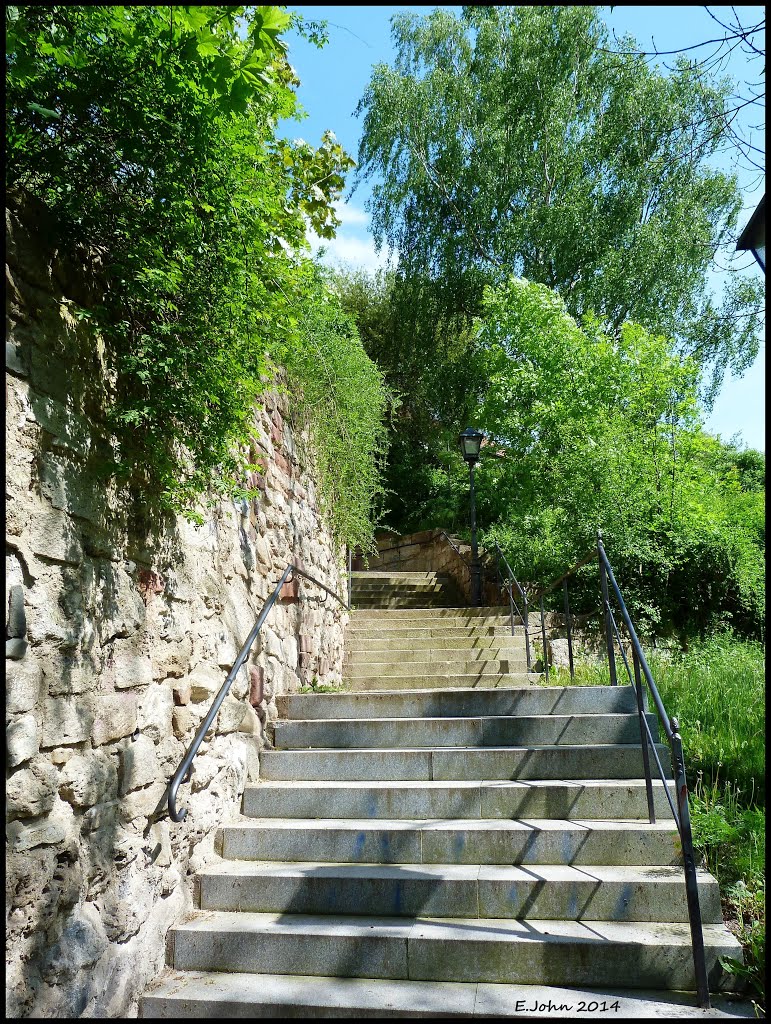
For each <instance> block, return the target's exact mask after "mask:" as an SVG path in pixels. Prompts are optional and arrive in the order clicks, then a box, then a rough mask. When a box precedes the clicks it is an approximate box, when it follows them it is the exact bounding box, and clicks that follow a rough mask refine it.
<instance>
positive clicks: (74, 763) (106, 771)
mask: <svg viewBox="0 0 771 1024" xmlns="http://www.w3.org/2000/svg"><path fill="white" fill-rule="evenodd" d="M117 788H118V779H117V769H116V765H115V759H114V758H113V757H110V755H109V754H107V753H105V752H103V751H99V750H89V751H86V752H84V753H82V754H75V755H73V756H72V757H71V758H69V760H68V761H67V763H66V764H65V765H64V768H63V769H62V772H61V775H60V777H59V795H60V796H61V797H62V799H63V800H66V801H67V802H68V803H71V804H72V805H73V806H74V807H78V808H80V807H87V808H88V807H93V806H94V805H96V804H100V803H102V802H103V801H104V800H105V799H109V798H111V797H114V796H115V794H116V792H117Z"/></svg>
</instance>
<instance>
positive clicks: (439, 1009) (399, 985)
mask: <svg viewBox="0 0 771 1024" xmlns="http://www.w3.org/2000/svg"><path fill="white" fill-rule="evenodd" d="M536 1012H538V1016H539V1017H555V1018H557V1019H559V1020H573V1019H582V1020H583V1019H586V1017H587V1016H588V1015H589V1014H594V1013H603V1014H605V1013H607V1014H608V1015H610V1014H612V1015H613V1017H614V1018H617V1019H618V1020H650V1019H656V1018H663V1019H672V1018H673V1017H676V1018H677V1019H678V1020H679V1019H680V1018H684V1019H689V1020H690V1019H697V1020H707V1019H713V1018H715V1017H719V1018H720V1017H726V1018H728V1017H733V1018H736V1017H746V1018H753V1019H754V1018H755V1012H754V1010H753V1008H752V1004H751V1003H750V1002H748V1001H746V1000H745V1001H743V1002H738V1001H736V1000H735V999H731V998H730V997H727V996H714V997H713V999H712V1009H711V1010H700V1009H699V1008H697V1007H696V1006H695V1000H694V996H693V995H692V994H690V993H684V992H661V991H646V990H634V991H629V990H628V989H624V990H621V989H587V988H557V987H555V986H545V985H543V986H535V985H501V984H498V985H496V984H485V983H477V982H449V981H408V980H404V979H402V980H390V979H375V978H366V979H362V978H330V977H321V976H317V977H312V976H308V975H292V974H244V973H223V972H221V971H218V972H213V971H212V972H206V971H186V972H182V971H176V970H173V969H171V968H167V970H166V972H165V973H164V975H163V976H162V977H161V978H160V979H159V980H158V982H157V983H156V984H155V985H154V986H153V988H152V990H150V991H148V992H147V993H146V994H145V995H144V997H143V999H142V1007H141V1016H142V1017H146V1018H153V1017H155V1018H158V1019H169V1018H176V1019H182V1018H192V1017H197V1018H210V1019H212V1020H213V1019H217V1018H219V1019H225V1020H227V1019H230V1018H236V1019H243V1018H257V1019H269V1018H278V1017H298V1018H302V1017H305V1018H306V1019H309V1018H310V1019H312V1018H316V1017H319V1018H324V1017H327V1018H337V1019H341V1018H361V1017H446V1018H448V1019H457V1018H464V1017H465V1018H468V1017H487V1018H490V1017H500V1018H502V1019H504V1020H522V1019H525V1018H527V1019H532V1018H533V1016H534V1014H535V1013H536Z"/></svg>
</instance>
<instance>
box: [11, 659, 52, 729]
mask: <svg viewBox="0 0 771 1024" xmlns="http://www.w3.org/2000/svg"><path fill="white" fill-rule="evenodd" d="M42 688H43V670H42V668H41V667H40V664H39V663H38V662H37V661H35V660H34V659H33V658H32V657H28V658H24V659H23V660H22V661H11V662H9V663H8V664H7V665H6V672H5V713H6V717H7V716H8V715H18V714H23V713H24V712H25V711H31V710H32V708H34V707H37V706H38V704H39V703H40V700H41V697H42Z"/></svg>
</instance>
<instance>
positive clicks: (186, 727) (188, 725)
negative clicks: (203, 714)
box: [171, 707, 198, 740]
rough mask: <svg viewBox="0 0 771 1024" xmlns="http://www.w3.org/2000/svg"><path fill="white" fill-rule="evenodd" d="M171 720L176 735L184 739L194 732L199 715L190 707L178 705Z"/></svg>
mask: <svg viewBox="0 0 771 1024" xmlns="http://www.w3.org/2000/svg"><path fill="white" fill-rule="evenodd" d="M171 721H172V728H173V730H174V735H175V736H176V737H177V739H178V740H182V739H185V738H186V737H187V736H189V735H190V733H192V731H193V728H194V727H195V725H196V724H197V723H198V717H197V716H196V715H194V714H193V711H192V708H190V707H177V708H174V711H173V713H172V720H171Z"/></svg>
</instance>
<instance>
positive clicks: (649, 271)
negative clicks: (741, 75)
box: [357, 6, 762, 386]
mask: <svg viewBox="0 0 771 1024" xmlns="http://www.w3.org/2000/svg"><path fill="white" fill-rule="evenodd" d="M392 30H393V37H394V42H395V46H396V49H397V57H396V61H395V64H394V66H393V67H389V66H386V65H383V64H379V65H376V66H375V68H374V69H373V72H372V77H371V79H370V82H369V84H368V86H367V89H366V92H365V94H364V96H363V98H362V100H361V101H360V103H359V106H358V108H357V113H358V114H360V115H361V116H363V134H362V139H361V142H360V148H359V174H360V175H361V176H362V177H382V182H380V181H376V183H375V185H374V187H373V199H372V201H371V203H370V204H369V207H370V210H371V212H372V215H373V223H374V230H375V233H376V239H377V240H378V242H379V243H382V242H386V243H387V244H388V245H389V246H391V247H392V248H393V249H395V250H396V252H397V253H398V257H399V271H400V273H402V274H403V275H404V277H405V278H407V279H410V280H411V281H413V282H417V281H420V282H422V283H423V284H422V287H423V289H424V291H426V296H425V302H424V305H423V306H422V309H421V310H420V311H419V315H420V321H421V325H422V327H423V328H425V330H420V331H419V332H418V333H417V336H416V338H415V343H416V344H417V346H418V347H419V348H420V349H421V351H422V353H423V354H424V355H426V354H428V353H429V352H430V351H431V345H432V342H433V331H432V329H431V325H432V324H433V322H434V317H435V311H434V309H433V305H434V304H438V305H439V307H440V308H441V310H442V312H443V314H445V316H446V317H448V318H451V317H454V316H459V315H461V316H465V317H469V316H473V315H474V313H475V312H477V311H478V308H479V302H480V300H481V295H482V289H483V286H484V285H485V284H500V283H501V282H502V281H503V280H505V279H506V278H508V277H509V276H510V275H511V274H517V275H521V276H523V277H526V278H527V279H529V280H532V281H536V282H539V283H543V284H546V285H548V286H549V287H551V288H554V289H556V290H557V291H558V293H559V294H560V295H561V296H562V298H563V299H564V301H565V302H566V304H567V307H568V309H569V311H570V312H571V313H572V314H573V315H575V316H577V317H579V318H580V317H581V316H583V315H584V314H586V313H588V312H590V311H592V312H594V313H595V314H596V315H597V316H598V317H599V319H600V320H601V321H602V322H603V324H604V325H605V326H606V328H607V329H608V330H609V331H610V332H611V333H612V332H616V331H618V330H620V328H621V326H622V324H623V323H624V322H625V321H627V320H632V321H634V322H636V323H639V324H640V325H642V326H643V327H644V328H646V329H647V330H650V331H652V332H653V333H656V334H659V333H661V334H666V335H667V336H670V337H673V338H675V339H676V340H677V342H678V351H679V352H680V353H681V354H683V353H685V354H692V355H694V356H695V357H696V358H697V360H698V362H699V365H700V366H701V367H710V368H711V370H712V379H713V385H714V386H717V384H718V383H719V381H720V379H721V378H722V375H723V373H724V371H725V368H726V367H727V366H730V367H731V368H732V369H733V370H734V372H737V373H741V372H742V371H743V370H744V369H746V368H747V367H748V366H749V365H750V364H751V363H752V361H753V359H754V357H755V355H756V353H757V350H758V331H757V325H758V317H759V316H760V315H761V314H762V302H761V287H762V286H761V283H760V280H759V279H758V278H757V277H752V278H743V279H739V280H736V281H734V282H733V283H732V284H731V285H730V286H729V288H728V289H727V292H726V295H725V297H724V301H723V304H722V305H721V306H718V305H716V304H715V301H714V299H713V298H712V297H711V293H710V290H709V288H708V284H707V273H708V269H709V267H710V265H711V263H712V260H713V258H714V256H715V254H716V252H717V251H718V249H719V248H720V247H721V246H724V245H725V246H727V247H728V248H731V247H732V245H733V242H732V238H733V236H734V229H735V227H736V221H737V216H738V213H739V210H740V208H741V196H740V193H739V190H738V187H737V184H736V181H735V179H734V178H733V177H731V176H728V175H726V174H724V173H723V172H721V171H717V170H715V169H714V168H712V167H711V166H710V165H709V164H708V162H707V161H708V158H709V157H710V155H711V154H713V153H714V152H715V151H716V150H717V149H718V148H719V146H720V145H721V141H722V140H723V138H724V137H725V136H726V134H727V132H728V131H729V127H730V124H729V122H730V114H729V113H728V111H727V98H728V96H729V94H730V88H731V83H730V82H729V81H728V80H720V81H716V80H714V79H713V78H712V77H711V76H710V75H708V74H705V73H704V72H703V69H698V68H694V67H693V66H691V64H689V62H688V61H687V60H685V59H683V58H680V59H678V60H677V61H676V64H675V67H674V69H673V70H672V72H671V73H670V74H662V73H661V72H660V71H658V70H657V69H656V68H655V67H651V66H649V64H648V63H647V62H646V60H645V57H644V56H643V55H642V54H640V53H635V52H633V51H634V50H635V49H636V47H635V45H634V40H632V39H631V38H630V39H624V40H622V41H621V49H622V50H623V52H620V53H613V52H610V51H609V50H608V47H607V42H608V40H607V32H606V29H605V27H604V25H603V24H602V22H601V20H600V16H599V13H598V9H597V8H593V7H580V6H564V7H538V6H530V7H528V6H524V7H523V6H519V7H465V8H464V9H463V14H462V16H461V17H458V16H456V15H455V14H454V13H452V12H449V11H446V10H434V11H433V12H431V13H430V14H427V15H425V16H422V17H419V16H417V15H412V14H400V15H397V16H396V17H395V18H394V20H393V22H392ZM429 294H430V298H429ZM401 308H402V309H405V308H406V307H404V306H403V307H401Z"/></svg>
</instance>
